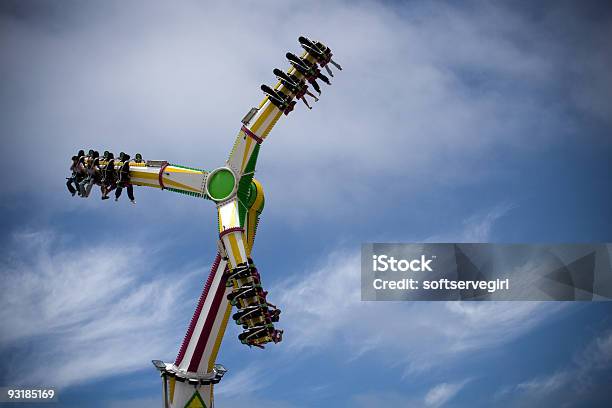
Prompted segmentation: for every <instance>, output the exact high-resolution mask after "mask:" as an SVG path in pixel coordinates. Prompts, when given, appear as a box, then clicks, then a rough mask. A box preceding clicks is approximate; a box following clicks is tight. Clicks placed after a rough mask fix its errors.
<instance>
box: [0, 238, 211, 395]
mask: <svg viewBox="0 0 612 408" xmlns="http://www.w3.org/2000/svg"><path fill="white" fill-rule="evenodd" d="M63 239H64V237H61V236H58V235H55V234H52V233H45V232H28V233H22V234H17V235H16V236H15V237H14V242H13V244H12V245H13V246H12V248H11V250H10V251H9V255H8V256H7V259H8V262H7V264H5V265H3V266H2V270H1V274H2V277H3V279H2V280H1V281H0V291H1V292H2V293H3V296H2V297H0V321H2V325H3V330H2V332H1V334H0V347H1V348H2V349H4V350H5V351H6V350H8V349H9V348H17V349H18V350H20V349H21V348H22V347H24V345H26V344H35V345H36V346H35V347H34V348H33V349H32V350H30V351H29V352H20V353H18V354H17V355H16V356H15V357H12V356H11V357H8V358H7V359H5V360H4V361H3V363H4V364H6V367H5V371H7V374H9V375H11V376H12V378H14V381H15V383H21V384H46V385H55V386H57V387H65V386H69V385H72V384H77V383H81V382H85V381H89V380H91V379H94V378H100V377H105V376H109V375H116V374H117V373H126V372H130V371H134V370H137V369H140V368H143V367H146V365H147V364H148V362H149V361H150V360H152V359H155V358H172V357H173V354H174V353H175V351H176V347H177V342H178V341H179V338H178V337H180V334H181V333H182V332H183V330H184V327H182V325H183V324H184V322H183V321H182V319H180V320H177V319H176V314H178V313H188V312H187V311H186V310H185V306H184V305H183V304H182V303H181V302H180V300H181V299H182V298H184V297H185V294H186V290H187V284H188V283H191V282H192V280H193V278H194V273H193V272H192V273H185V274H180V275H178V274H165V275H160V274H154V273H152V272H151V271H154V270H155V267H154V265H155V264H154V262H152V261H153V259H152V258H154V257H152V256H151V255H153V254H154V249H152V248H146V249H145V248H143V247H141V246H139V245H137V244H135V243H130V242H129V241H128V242H123V241H116V242H113V243H112V244H98V243H94V242H95V240H94V239H92V241H91V242H92V244H91V245H89V246H87V245H85V246H83V245H80V244H79V245H69V246H64V245H63V243H62V244H60V243H59V242H61V241H62V240H63ZM197 272H201V270H197ZM17 358H18V359H19V360H17ZM50 373H51V375H50Z"/></svg>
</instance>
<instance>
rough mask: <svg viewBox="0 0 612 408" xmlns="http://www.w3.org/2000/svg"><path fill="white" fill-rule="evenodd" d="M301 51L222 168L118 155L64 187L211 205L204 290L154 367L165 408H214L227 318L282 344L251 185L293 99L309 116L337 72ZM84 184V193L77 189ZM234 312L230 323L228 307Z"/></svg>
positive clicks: (253, 341) (319, 54)
mask: <svg viewBox="0 0 612 408" xmlns="http://www.w3.org/2000/svg"><path fill="white" fill-rule="evenodd" d="M299 42H300V44H301V46H302V48H303V49H304V52H303V53H302V55H301V56H299V57H298V56H296V55H294V54H292V53H287V54H286V56H287V59H288V60H289V63H290V68H289V70H288V71H287V72H284V71H281V70H279V69H274V71H273V72H274V74H275V75H276V77H277V78H278V83H277V84H276V86H275V87H274V88H271V87H269V86H267V85H262V86H261V89H262V91H263V92H264V94H265V97H264V99H263V100H262V101H261V103H260V104H259V106H258V107H257V108H252V109H251V110H250V111H249V112H248V113H247V114H246V116H245V117H244V118H243V119H242V127H241V128H240V131H239V132H238V136H237V137H236V141H235V143H234V146H233V148H232V151H231V153H230V156H229V158H228V160H227V162H226V163H225V165H224V166H222V167H219V168H217V169H215V170H212V171H210V172H208V171H205V170H201V169H198V168H192V167H186V166H181V165H177V164H172V163H169V162H167V161H158V160H147V161H143V160H142V158H141V156H140V155H136V160H130V158H129V156H128V155H124V154H122V155H121V157H119V158H118V159H117V160H114V159H112V157H113V156H112V154H111V155H109V154H105V155H104V157H98V155H97V154H96V155H95V157H90V155H88V156H85V155H84V153H83V155H82V156H81V157H76V156H75V157H76V161H75V163H76V164H75V165H74V166H77V165H78V164H79V163H80V166H81V167H80V169H81V172H82V173H81V174H82V175H81V176H80V177H79V174H78V172H77V171H75V172H74V173H73V177H72V178H71V179H69V182H68V183H70V182H71V181H74V182H75V185H77V189H73V188H72V187H70V186H69V189H70V190H71V192H72V193H73V195H74V194H75V190H77V191H78V192H79V195H81V196H83V197H86V196H88V195H89V191H90V190H91V187H92V186H93V185H94V184H97V185H100V186H101V188H102V193H103V198H108V192H109V191H111V190H113V189H117V190H118V192H117V195H116V196H117V198H118V197H119V194H120V191H121V189H122V188H126V187H127V188H128V195H129V196H130V199H132V201H133V195H132V190H131V189H132V185H136V186H147V187H153V188H159V189H162V190H169V191H173V192H177V193H182V194H187V195H190V196H193V197H198V198H205V199H209V200H211V201H213V202H214V203H215V205H216V207H217V215H218V222H219V241H218V251H217V256H216V258H215V261H214V262H213V266H212V269H211V272H210V275H209V276H208V279H207V280H206V283H205V285H204V289H203V291H202V295H201V296H200V299H199V301H198V305H197V307H196V310H195V313H194V315H193V318H192V319H191V323H190V324H189V328H188V330H187V333H186V335H185V338H184V340H183V343H182V345H181V347H180V349H179V352H178V356H177V358H176V360H175V361H174V362H173V363H164V362H162V361H159V360H155V361H153V364H154V365H155V367H156V368H157V369H158V370H159V371H160V373H161V378H162V385H163V404H164V405H163V406H164V407H166V408H186V407H205V408H210V407H212V406H213V404H214V401H213V386H214V384H217V383H218V382H219V381H220V380H221V378H222V377H223V375H224V374H225V372H226V369H225V368H224V367H223V366H222V365H220V364H215V360H216V357H217V352H218V351H219V346H220V345H221V340H222V338H223V335H224V333H225V329H226V326H227V322H228V320H229V317H230V315H231V316H232V318H233V320H234V321H235V322H236V324H238V325H240V326H242V328H243V329H244V330H243V332H242V333H241V334H240V335H239V336H238V338H239V340H240V342H242V343H243V344H246V345H248V346H255V347H261V348H263V346H264V344H266V343H270V342H274V343H278V342H280V341H281V340H282V334H283V332H282V330H278V329H276V328H275V327H274V323H276V322H278V319H279V315H280V310H279V309H278V308H277V307H276V306H274V305H272V304H271V303H268V301H267V300H266V295H267V292H266V291H265V290H264V289H263V287H262V282H261V277H260V274H259V272H258V271H257V268H256V266H255V264H254V263H253V261H252V259H251V250H252V248H253V242H254V239H255V233H256V232H257V224H258V222H259V216H260V215H261V212H262V210H263V207H264V193H263V188H262V186H261V184H260V183H259V181H257V180H256V179H255V178H254V174H255V165H256V162H257V156H258V154H259V149H260V147H261V144H262V142H263V141H264V140H265V139H266V137H267V136H268V134H269V133H270V130H272V128H273V127H274V125H275V124H276V123H277V121H278V120H279V119H280V117H281V116H282V115H283V114H284V115H287V114H289V112H291V111H292V110H293V108H294V106H295V104H296V100H297V99H301V100H302V101H303V102H304V104H305V105H306V106H307V107H308V108H309V109H310V108H311V107H310V106H309V104H308V102H307V101H306V99H305V96H306V95H308V96H310V97H312V98H313V99H314V100H315V101H317V100H318V98H317V97H316V96H315V95H314V94H312V93H311V92H310V91H309V89H308V85H311V86H312V88H313V89H314V90H315V91H316V92H317V93H319V94H320V93H321V90H320V88H319V84H318V83H317V80H321V81H323V82H325V83H327V84H330V82H329V79H328V77H327V76H325V75H324V74H322V73H321V71H320V68H319V67H321V68H325V69H326V71H327V73H328V74H329V75H330V76H333V74H332V71H331V69H330V68H329V64H331V65H333V66H335V67H336V68H337V69H339V70H341V69H342V68H341V67H340V65H338V64H337V63H336V62H334V61H333V60H332V52H331V50H330V49H329V48H328V47H327V46H325V45H324V44H322V43H321V42H318V41H310V40H308V39H307V38H305V37H300V38H299ZM84 184H88V189H84V188H82V186H83V185H84ZM233 306H235V307H236V309H237V311H236V313H234V314H233V315H232V314H231V312H232V307H233Z"/></svg>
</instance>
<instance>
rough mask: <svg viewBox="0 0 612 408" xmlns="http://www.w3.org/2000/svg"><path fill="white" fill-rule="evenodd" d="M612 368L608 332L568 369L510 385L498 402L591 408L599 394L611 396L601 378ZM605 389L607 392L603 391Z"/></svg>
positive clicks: (611, 342) (499, 394)
mask: <svg viewBox="0 0 612 408" xmlns="http://www.w3.org/2000/svg"><path fill="white" fill-rule="evenodd" d="M610 367H612V332H611V331H607V332H604V333H602V334H601V335H600V336H598V337H596V338H594V339H593V340H592V341H590V342H589V343H588V344H587V346H586V347H585V348H584V349H583V350H580V351H579V352H577V353H575V355H574V357H573V359H571V360H570V361H568V362H567V364H566V365H565V367H563V368H561V369H559V370H556V371H554V372H552V373H548V374H542V375H538V376H536V377H533V378H530V379H527V380H525V381H523V382H521V383H518V384H516V385H506V386H504V387H502V388H501V389H500V390H498V391H497V393H496V394H495V396H494V398H495V399H496V400H497V401H501V400H503V401H506V402H507V403H508V404H510V403H512V404H513V405H511V406H535V405H538V406H553V405H556V406H558V405H560V404H561V403H563V406H575V405H579V406H589V404H590V399H591V398H594V399H595V401H596V400H597V398H598V397H597V395H598V393H602V392H603V393H604V394H605V393H608V392H609V391H608V389H607V388H608V384H606V383H604V384H603V386H602V381H601V379H600V378H597V377H598V374H599V373H601V372H602V371H603V370H607V369H609V368H610ZM602 388H603V389H602Z"/></svg>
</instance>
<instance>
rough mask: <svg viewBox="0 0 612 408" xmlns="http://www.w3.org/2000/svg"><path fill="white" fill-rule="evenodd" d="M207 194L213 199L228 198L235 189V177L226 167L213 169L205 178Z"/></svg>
mask: <svg viewBox="0 0 612 408" xmlns="http://www.w3.org/2000/svg"><path fill="white" fill-rule="evenodd" d="M206 190H207V191H208V196H209V197H210V198H212V199H213V200H215V201H221V200H225V199H227V198H229V197H230V196H231V195H232V193H233V192H234V191H235V190H236V177H235V176H234V173H233V172H232V171H231V170H230V169H228V168H227V167H220V168H218V169H215V170H213V171H212V172H211V173H210V174H209V175H208V179H207V180H206Z"/></svg>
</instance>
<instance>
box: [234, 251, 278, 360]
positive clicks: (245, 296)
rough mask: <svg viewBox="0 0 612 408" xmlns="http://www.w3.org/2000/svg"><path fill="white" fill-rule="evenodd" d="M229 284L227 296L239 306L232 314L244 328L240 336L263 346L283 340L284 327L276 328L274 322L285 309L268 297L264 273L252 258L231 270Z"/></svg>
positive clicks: (251, 344) (248, 342) (242, 339)
mask: <svg viewBox="0 0 612 408" xmlns="http://www.w3.org/2000/svg"><path fill="white" fill-rule="evenodd" d="M227 286H228V287H232V288H233V289H232V292H231V293H230V294H229V295H227V299H228V300H229V301H230V303H231V304H232V306H235V307H236V308H237V309H238V311H237V312H236V313H234V315H233V316H232V318H233V319H234V321H235V322H236V324H238V325H240V326H242V328H243V329H244V331H243V332H242V333H241V334H240V335H239V336H238V339H239V340H240V341H241V342H242V343H243V344H246V345H248V346H256V347H260V348H263V344H265V343H269V342H274V343H278V342H280V341H281V340H282V337H283V331H282V330H278V329H276V328H275V327H274V323H276V322H278V319H279V316H280V313H281V311H280V309H278V308H277V307H276V306H274V305H273V304H271V303H268V301H267V300H266V295H267V294H268V292H266V291H265V290H264V289H263V287H262V286H261V277H260V276H259V272H258V271H257V268H256V267H255V265H254V264H253V260H252V259H251V258H249V259H248V262H245V263H241V264H239V265H237V266H236V268H234V269H230V270H229V272H228V277H227Z"/></svg>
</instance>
